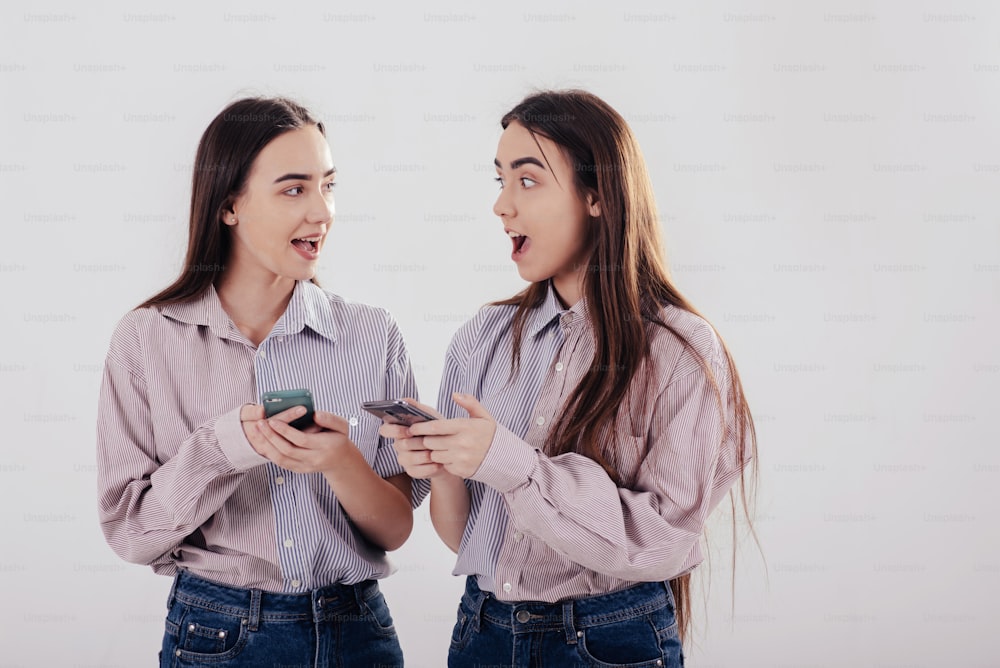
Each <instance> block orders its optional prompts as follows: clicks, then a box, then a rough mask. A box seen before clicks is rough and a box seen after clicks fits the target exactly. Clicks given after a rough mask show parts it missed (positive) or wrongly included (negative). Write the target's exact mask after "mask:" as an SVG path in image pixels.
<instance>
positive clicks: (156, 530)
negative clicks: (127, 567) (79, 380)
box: [98, 406, 256, 564]
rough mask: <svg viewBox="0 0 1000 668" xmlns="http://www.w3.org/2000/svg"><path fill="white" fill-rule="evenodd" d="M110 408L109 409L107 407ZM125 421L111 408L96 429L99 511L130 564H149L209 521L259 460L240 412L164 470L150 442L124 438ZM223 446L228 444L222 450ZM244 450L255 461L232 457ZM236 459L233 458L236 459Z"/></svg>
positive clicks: (213, 425)
mask: <svg viewBox="0 0 1000 668" xmlns="http://www.w3.org/2000/svg"><path fill="white" fill-rule="evenodd" d="M105 408H107V407H106V406H105ZM122 424H125V422H124V418H123V417H121V416H120V415H119V414H118V412H116V411H112V410H110V409H107V410H106V411H105V412H103V413H102V414H101V415H100V417H99V428H98V511H99V516H100V521H101V528H102V530H103V532H104V535H105V538H106V539H107V541H108V544H109V545H110V546H111V548H112V549H113V550H114V551H115V552H116V553H117V554H118V555H119V556H120V557H122V558H123V559H125V560H126V561H129V562H132V563H138V564H151V563H153V562H154V561H157V560H158V559H160V558H162V557H163V555H164V554H166V553H168V552H169V551H170V550H172V549H173V548H174V547H175V546H176V545H178V544H179V543H181V541H183V540H184V538H185V537H187V536H188V535H190V534H191V533H192V532H193V531H194V530H196V529H197V528H198V527H199V526H201V524H202V523H203V522H205V521H206V520H207V519H208V518H209V517H211V516H212V515H213V514H214V513H215V512H216V511H217V510H218V509H219V508H220V507H222V505H223V504H224V503H225V502H226V499H228V498H229V496H230V495H231V494H232V493H233V491H234V490H235V489H236V487H237V486H239V485H240V483H241V481H242V478H243V471H244V470H246V469H247V468H250V467H252V466H253V465H255V464H254V462H255V461H256V459H254V458H255V457H256V455H254V454H253V452H252V450H251V449H250V446H249V444H245V443H244V444H242V446H240V445H239V444H237V443H233V442H235V441H237V440H240V439H242V435H241V434H239V433H238V432H237V430H238V429H240V427H239V418H238V415H236V413H235V412H234V413H232V414H227V415H225V416H221V417H220V418H218V419H215V420H211V421H209V422H208V423H206V424H204V425H202V426H201V427H199V428H198V429H197V430H195V432H194V433H192V434H191V435H190V436H189V437H188V438H187V439H185V441H184V442H183V443H182V444H181V445H180V447H179V449H178V452H177V454H176V455H174V456H173V457H172V458H170V459H169V460H168V461H166V462H165V463H163V464H162V465H160V464H157V462H156V461H155V459H153V458H152V456H151V455H150V454H147V451H146V450H145V449H144V447H145V448H148V449H149V450H150V451H152V448H151V447H150V445H149V444H148V443H147V442H146V441H147V440H148V441H149V442H151V441H152V435H148V436H146V435H144V437H143V442H141V443H136V442H132V441H131V440H129V439H127V438H124V437H122V436H121V434H122V433H125V429H124V428H123V427H121V426H120V425H122ZM224 442H228V444H226V445H224V444H223V443H224ZM241 447H243V448H246V449H247V450H249V451H250V455H249V456H244V457H243V458H240V457H237V458H236V459H237V462H236V463H234V462H233V461H232V460H231V459H229V456H234V455H230V454H228V453H229V452H231V451H237V450H239V449H240V448H241ZM234 457H235V456H234Z"/></svg>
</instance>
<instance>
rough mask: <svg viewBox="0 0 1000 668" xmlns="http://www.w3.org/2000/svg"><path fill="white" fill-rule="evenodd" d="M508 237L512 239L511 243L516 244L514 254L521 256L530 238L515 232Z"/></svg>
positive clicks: (510, 232)
mask: <svg viewBox="0 0 1000 668" xmlns="http://www.w3.org/2000/svg"><path fill="white" fill-rule="evenodd" d="M507 236H509V237H510V240H511V242H512V243H513V244H514V254H515V255H517V254H519V253H520V252H521V251H522V250H523V249H524V244H525V243H527V241H528V237H527V236H525V235H523V234H521V233H520V232H514V231H513V230H511V231H509V232H507Z"/></svg>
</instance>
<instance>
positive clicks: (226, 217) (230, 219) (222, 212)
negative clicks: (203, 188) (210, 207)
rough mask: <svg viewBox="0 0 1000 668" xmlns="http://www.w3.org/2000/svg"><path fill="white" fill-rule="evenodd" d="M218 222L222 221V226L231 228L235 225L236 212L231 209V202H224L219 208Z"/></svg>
mask: <svg viewBox="0 0 1000 668" xmlns="http://www.w3.org/2000/svg"><path fill="white" fill-rule="evenodd" d="M219 220H220V221H222V223H223V224H224V225H230V226H232V225H235V224H236V222H237V218H236V211H235V210H234V208H233V202H232V200H226V202H225V203H224V204H223V205H222V206H221V207H219Z"/></svg>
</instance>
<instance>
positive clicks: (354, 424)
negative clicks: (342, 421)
mask: <svg viewBox="0 0 1000 668" xmlns="http://www.w3.org/2000/svg"><path fill="white" fill-rule="evenodd" d="M347 424H349V425H351V426H352V427H357V426H358V418H356V417H354V416H353V415H352V416H351V419H350V420H348V421H347Z"/></svg>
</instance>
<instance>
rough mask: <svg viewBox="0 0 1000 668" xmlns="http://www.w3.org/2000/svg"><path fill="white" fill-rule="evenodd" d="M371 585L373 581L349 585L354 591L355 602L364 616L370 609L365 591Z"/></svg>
mask: <svg viewBox="0 0 1000 668" xmlns="http://www.w3.org/2000/svg"><path fill="white" fill-rule="evenodd" d="M370 584H372V581H371V580H362V581H361V582H358V583H357V584H353V585H347V586H348V587H350V588H351V590H352V591H353V593H354V600H355V602H356V603H357V604H358V610H360V611H361V612H362V614H364V612H365V611H366V610H367V609H368V603H366V602H365V589H366V588H367V587H368V585H370Z"/></svg>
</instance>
